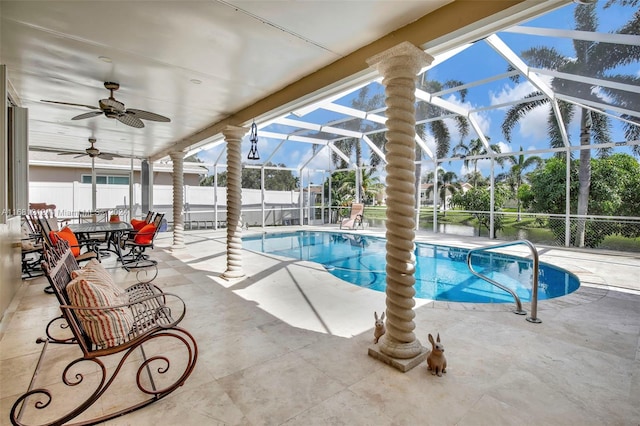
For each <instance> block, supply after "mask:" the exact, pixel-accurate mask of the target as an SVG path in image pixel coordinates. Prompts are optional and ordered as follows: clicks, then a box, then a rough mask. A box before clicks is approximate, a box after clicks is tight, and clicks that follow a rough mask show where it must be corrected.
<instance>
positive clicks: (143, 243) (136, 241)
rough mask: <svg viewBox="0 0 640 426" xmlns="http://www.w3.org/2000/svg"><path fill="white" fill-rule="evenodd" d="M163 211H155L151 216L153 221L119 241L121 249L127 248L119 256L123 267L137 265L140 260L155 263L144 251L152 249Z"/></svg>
mask: <svg viewBox="0 0 640 426" xmlns="http://www.w3.org/2000/svg"><path fill="white" fill-rule="evenodd" d="M163 218H164V213H156V215H155V216H154V218H153V222H151V223H148V224H147V225H145V226H143V227H142V228H141V229H140V230H139V231H137V232H130V233H129V234H128V235H127V236H125V239H124V240H123V241H122V242H121V247H122V249H123V250H125V251H126V250H129V251H128V252H127V253H126V254H124V255H123V256H122V258H121V260H122V266H124V268H125V269H127V268H128V267H134V266H132V265H138V264H140V263H141V262H145V261H146V262H145V264H147V263H148V264H155V263H156V262H155V261H153V260H149V255H148V254H147V253H145V252H146V250H147V249H153V243H154V240H155V238H156V235H158V231H159V230H160V225H161V224H162V219H163Z"/></svg>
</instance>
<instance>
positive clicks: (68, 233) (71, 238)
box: [49, 226, 80, 257]
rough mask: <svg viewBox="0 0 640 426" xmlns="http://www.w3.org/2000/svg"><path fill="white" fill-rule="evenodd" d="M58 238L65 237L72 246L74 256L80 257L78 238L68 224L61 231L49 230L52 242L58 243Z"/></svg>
mask: <svg viewBox="0 0 640 426" xmlns="http://www.w3.org/2000/svg"><path fill="white" fill-rule="evenodd" d="M58 238H60V239H63V240H65V241H66V242H68V243H69V247H71V253H73V257H78V256H79V255H80V247H79V245H78V238H76V234H74V233H73V231H72V230H71V229H69V227H68V226H65V227H64V228H62V229H61V230H59V231H51V232H49V239H50V240H51V242H52V243H54V244H56V242H57V241H58Z"/></svg>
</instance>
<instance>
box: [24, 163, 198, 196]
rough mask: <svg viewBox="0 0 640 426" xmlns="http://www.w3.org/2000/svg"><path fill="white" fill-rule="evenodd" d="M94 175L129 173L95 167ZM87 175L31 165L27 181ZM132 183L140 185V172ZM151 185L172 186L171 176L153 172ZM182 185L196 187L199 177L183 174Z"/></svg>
mask: <svg viewBox="0 0 640 426" xmlns="http://www.w3.org/2000/svg"><path fill="white" fill-rule="evenodd" d="M96 173H97V174H109V175H125V176H126V175H128V174H129V171H125V170H107V169H100V168H98V167H96ZM88 174H91V169H90V168H75V167H49V166H33V165H32V166H30V167H29V180H30V181H32V182H80V181H81V179H82V175H88ZM133 183H140V172H138V171H134V172H133ZM153 183H154V184H157V185H172V183H173V174H172V173H167V172H155V171H154V173H153ZM184 184H185V185H192V186H197V185H199V184H200V176H199V175H196V174H193V173H188V174H185V175H184ZM32 202H33V201H32Z"/></svg>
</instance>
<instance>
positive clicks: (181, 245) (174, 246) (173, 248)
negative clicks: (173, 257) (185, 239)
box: [171, 244, 187, 251]
mask: <svg viewBox="0 0 640 426" xmlns="http://www.w3.org/2000/svg"><path fill="white" fill-rule="evenodd" d="M186 248H187V246H186V245H184V244H174V245H172V246H171V251H176V250H183V249H186Z"/></svg>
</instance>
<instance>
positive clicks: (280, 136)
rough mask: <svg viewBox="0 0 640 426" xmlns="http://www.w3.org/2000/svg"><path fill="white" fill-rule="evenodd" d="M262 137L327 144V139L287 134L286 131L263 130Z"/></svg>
mask: <svg viewBox="0 0 640 426" xmlns="http://www.w3.org/2000/svg"><path fill="white" fill-rule="evenodd" d="M260 137H263V138H271V139H287V140H290V141H294V142H304V143H315V144H318V145H326V144H327V140H326V139H318V138H310V137H308V136H298V135H286V134H284V133H276V132H265V131H263V132H262V133H261V134H260Z"/></svg>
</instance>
